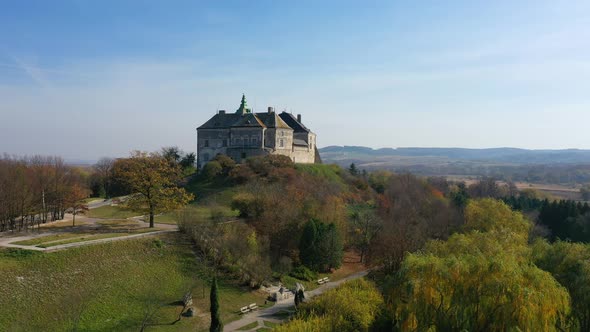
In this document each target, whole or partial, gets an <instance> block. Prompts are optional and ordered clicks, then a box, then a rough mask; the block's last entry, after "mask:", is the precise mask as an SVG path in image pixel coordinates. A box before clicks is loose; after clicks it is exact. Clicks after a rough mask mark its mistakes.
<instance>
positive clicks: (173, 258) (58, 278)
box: [0, 233, 264, 331]
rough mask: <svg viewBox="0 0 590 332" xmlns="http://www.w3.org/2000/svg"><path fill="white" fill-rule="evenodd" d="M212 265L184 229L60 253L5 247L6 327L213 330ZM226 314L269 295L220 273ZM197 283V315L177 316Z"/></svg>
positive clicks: (0, 267)
mask: <svg viewBox="0 0 590 332" xmlns="http://www.w3.org/2000/svg"><path fill="white" fill-rule="evenodd" d="M207 271H208V269H207V268H205V267H204V266H202V265H201V264H199V263H198V261H197V260H196V258H195V255H194V253H193V251H192V244H191V242H190V241H189V240H188V239H186V238H185V237H183V236H182V235H181V234H178V233H172V234H165V235H159V236H156V237H149V238H140V239H132V240H127V241H116V242H110V243H104V244H97V245H93V246H84V247H79V248H72V249H69V250H64V251H58V252H53V253H39V252H31V251H27V250H19V249H2V250H0V275H2V280H3V282H2V283H0V294H2V296H0V327H1V328H0V330H8V331H13V330H15V331H66V330H74V329H78V330H83V331H138V330H140V325H141V321H142V320H143V318H144V314H145V313H149V314H151V313H153V315H151V318H150V319H149V320H150V321H151V322H152V323H153V324H163V325H156V326H150V327H148V328H147V331H206V330H207V329H208V327H209V325H208V324H209V315H208V310H209V281H208V278H206V277H205V276H206V275H208V272H207ZM219 286H220V287H219V291H220V292H219V297H220V307H221V317H222V320H223V321H224V322H229V321H231V320H235V319H237V318H239V317H240V315H239V308H240V307H242V306H244V305H246V304H250V303H258V304H259V305H260V304H262V303H264V295H263V294H259V293H257V292H249V291H248V290H247V289H245V288H242V287H239V286H237V285H236V284H235V283H234V282H232V281H227V280H224V279H223V278H222V279H221V280H219ZM188 290H191V291H192V294H193V302H194V304H193V305H194V306H195V308H196V310H197V316H195V317H192V318H186V317H184V318H182V319H181V321H180V322H178V323H176V324H174V325H169V324H170V323H171V322H173V321H175V320H176V318H177V317H178V314H179V311H180V309H181V305H179V303H178V301H179V300H181V299H182V296H183V295H184V293H185V292H187V291H188Z"/></svg>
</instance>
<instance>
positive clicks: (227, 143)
mask: <svg viewBox="0 0 590 332" xmlns="http://www.w3.org/2000/svg"><path fill="white" fill-rule="evenodd" d="M217 154H224V155H227V156H229V157H231V158H232V159H233V160H235V161H236V162H242V161H243V160H244V159H246V158H248V157H252V156H262V155H268V154H278V155H284V156H287V157H289V158H291V160H293V162H296V163H319V162H320V157H319V153H318V152H317V148H316V135H315V134H314V133H313V132H312V131H311V130H309V129H307V127H305V126H304V125H303V123H301V115H297V117H295V116H293V114H291V113H287V112H282V113H280V114H277V113H276V112H275V111H274V108H272V107H269V108H268V111H267V112H262V113H253V112H252V110H251V109H250V108H248V105H247V103H246V96H245V95H242V102H241V103H240V108H238V110H237V111H235V112H234V113H226V112H225V111H218V112H217V114H215V115H214V116H213V117H212V118H211V119H209V121H207V122H205V123H204V124H203V125H202V126H200V127H198V128H197V166H198V167H203V166H204V165H205V164H206V163H207V162H208V161H209V160H211V159H213V158H214V157H215V156H216V155H217Z"/></svg>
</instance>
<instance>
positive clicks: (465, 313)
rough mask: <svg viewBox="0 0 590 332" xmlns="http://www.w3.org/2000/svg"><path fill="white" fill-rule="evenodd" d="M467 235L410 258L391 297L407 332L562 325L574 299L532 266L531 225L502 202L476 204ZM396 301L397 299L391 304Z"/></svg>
mask: <svg viewBox="0 0 590 332" xmlns="http://www.w3.org/2000/svg"><path fill="white" fill-rule="evenodd" d="M465 217H466V224H465V227H464V230H465V233H463V234H459V233H458V234H454V235H452V236H451V237H450V238H449V239H448V240H447V241H440V240H434V241H430V242H429V243H428V244H427V245H426V247H425V249H423V250H421V251H420V252H417V253H413V254H409V255H408V256H407V257H406V259H404V261H403V263H402V266H401V269H400V272H399V274H398V278H399V279H398V284H397V287H394V288H393V291H392V294H390V298H391V299H397V301H396V305H397V307H396V314H397V319H398V321H399V323H400V326H399V328H400V329H402V330H408V329H412V330H429V329H432V328H434V329H436V330H444V331H462V330H469V331H507V330H529V331H547V330H554V329H560V328H564V327H565V326H566V317H567V315H568V313H569V310H570V298H569V295H568V292H567V291H566V289H564V288H563V287H562V286H561V285H560V284H559V283H558V282H557V281H556V280H555V279H554V278H553V277H552V276H551V274H550V273H548V272H545V271H543V270H541V269H539V268H538V267H536V266H535V265H534V264H532V263H531V261H530V257H531V254H530V253H531V251H530V248H529V247H528V242H527V241H528V232H529V229H530V227H531V225H530V223H529V222H528V221H526V220H525V219H524V218H523V217H522V215H521V214H520V213H518V212H513V211H511V210H510V208H509V207H508V206H506V205H505V204H504V203H502V202H499V201H494V200H491V199H484V200H479V201H472V202H470V203H469V205H468V206H467V208H466V212H465ZM394 301H395V300H394Z"/></svg>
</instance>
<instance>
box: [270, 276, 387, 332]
mask: <svg viewBox="0 0 590 332" xmlns="http://www.w3.org/2000/svg"><path fill="white" fill-rule="evenodd" d="M383 304H384V303H383V297H382V296H381V293H379V290H378V289H377V288H376V287H375V286H374V285H373V284H372V283H371V282H369V281H366V280H364V279H359V280H355V281H351V282H347V283H345V284H344V285H343V286H340V287H338V288H336V289H332V290H329V291H327V292H326V293H325V294H323V295H321V296H319V297H318V298H317V299H314V300H313V301H311V302H309V303H304V304H302V305H301V306H300V311H299V314H298V316H297V317H295V319H293V320H292V321H290V322H289V323H287V324H284V325H282V326H280V327H278V328H277V329H276V331H281V332H287V331H340V332H348V331H350V332H352V331H355V332H356V331H368V330H369V328H370V327H371V326H373V324H374V323H375V319H376V317H377V316H378V315H379V314H380V313H381V311H380V307H382V306H383Z"/></svg>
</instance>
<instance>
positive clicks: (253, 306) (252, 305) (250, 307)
mask: <svg viewBox="0 0 590 332" xmlns="http://www.w3.org/2000/svg"><path fill="white" fill-rule="evenodd" d="M248 309H250V310H256V309H258V305H256V303H252V304H250V305H249V306H248Z"/></svg>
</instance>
